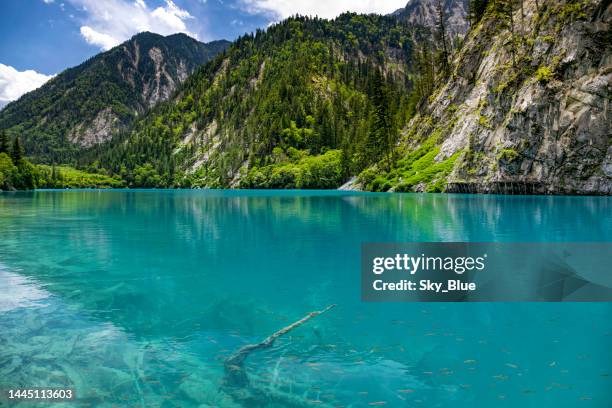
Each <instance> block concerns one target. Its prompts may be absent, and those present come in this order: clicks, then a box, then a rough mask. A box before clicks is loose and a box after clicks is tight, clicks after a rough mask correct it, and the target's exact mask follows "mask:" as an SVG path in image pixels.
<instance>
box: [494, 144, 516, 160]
mask: <svg viewBox="0 0 612 408" xmlns="http://www.w3.org/2000/svg"><path fill="white" fill-rule="evenodd" d="M518 157H519V154H518V152H517V151H516V150H515V149H510V148H505V149H501V150H500V152H499V153H498V154H497V160H498V161H504V162H506V163H512V162H513V161H515V160H516V159H517V158H518Z"/></svg>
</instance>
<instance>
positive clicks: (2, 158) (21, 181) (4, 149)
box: [0, 131, 126, 191]
mask: <svg viewBox="0 0 612 408" xmlns="http://www.w3.org/2000/svg"><path fill="white" fill-rule="evenodd" d="M125 185H126V184H125V182H124V181H123V180H121V179H120V178H119V177H116V176H115V177H110V176H107V175H104V174H91V173H87V172H84V171H81V170H77V169H74V168H71V167H68V166H47V165H36V164H32V163H31V162H30V161H29V160H27V159H26V158H25V155H24V149H23V146H22V144H21V141H20V138H19V137H16V138H15V139H13V142H12V143H11V141H10V140H9V137H8V135H7V133H6V132H5V131H1V132H0V190H8V191H10V190H32V189H36V188H122V187H125Z"/></svg>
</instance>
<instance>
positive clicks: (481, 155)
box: [361, 0, 612, 194]
mask: <svg viewBox="0 0 612 408" xmlns="http://www.w3.org/2000/svg"><path fill="white" fill-rule="evenodd" d="M491 3H492V4H489V7H488V8H487V10H486V13H485V14H484V15H483V16H482V19H481V21H480V22H478V24H476V25H475V26H474V27H473V28H472V30H471V31H470V32H469V35H468V36H467V38H466V40H465V44H464V46H463V48H462V49H461V50H459V51H458V52H457V53H456V55H455V56H454V65H453V67H454V68H453V71H452V74H451V75H450V77H449V78H448V80H447V81H446V82H445V83H444V84H443V86H440V87H439V88H438V89H437V90H436V91H435V92H434V94H433V95H431V96H430V98H429V101H428V102H427V103H426V105H425V106H424V107H423V108H422V109H421V111H420V113H419V114H417V115H416V116H415V117H414V118H413V119H412V120H411V121H410V123H409V125H408V126H407V127H406V129H405V131H404V134H403V137H402V141H401V142H400V144H399V146H398V152H397V153H398V156H399V157H400V159H399V161H398V164H397V165H396V166H395V167H394V169H392V170H391V171H389V172H384V171H381V170H378V169H376V168H374V169H370V171H369V173H366V174H364V175H362V178H361V179H362V182H364V184H365V185H366V188H373V189H381V190H388V189H390V190H391V191H427V190H429V191H436V190H445V191H451V192H470V193H482V192H496V193H508V194H514V193H515V194H531V193H550V194H610V193H612V147H611V144H610V141H611V131H610V129H611V126H610V124H611V120H610V80H611V78H612V53H611V47H612V35H611V31H610V22H611V21H612V6H611V3H610V1H597V0H585V1H579V2H578V1H568V0H564V1H558V0H554V1H552V0H547V1H544V0H539V1H535V0H525V1H523V2H522V7H521V4H520V2H514V3H508V4H510V5H511V6H510V8H505V9H503V10H500V9H498V8H496V7H495V4H496V3H502V2H491ZM506 3H507V2H506ZM512 6H513V7H512ZM428 159H431V160H430V161H429V162H428V161H427V160H428ZM419 165H420V166H421V167H419ZM432 169H433V170H432ZM427 172H429V175H428V176H427V177H415V176H414V175H415V174H421V175H425V173H427ZM381 174H384V176H381ZM376 178H378V181H377V182H374V180H375V179H376ZM368 186H369V187H368Z"/></svg>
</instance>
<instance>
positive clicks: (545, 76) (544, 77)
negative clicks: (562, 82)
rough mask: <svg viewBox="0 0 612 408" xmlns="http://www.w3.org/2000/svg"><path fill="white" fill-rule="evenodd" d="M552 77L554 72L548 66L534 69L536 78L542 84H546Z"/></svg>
mask: <svg viewBox="0 0 612 408" xmlns="http://www.w3.org/2000/svg"><path fill="white" fill-rule="evenodd" d="M554 78H555V74H554V72H553V71H552V70H551V69H550V68H549V67H540V68H538V70H537V71H536V80H537V81H538V82H540V83H542V84H547V83H549V82H550V81H552V80H553V79H554Z"/></svg>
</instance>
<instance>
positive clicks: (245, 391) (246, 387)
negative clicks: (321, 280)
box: [223, 305, 336, 407]
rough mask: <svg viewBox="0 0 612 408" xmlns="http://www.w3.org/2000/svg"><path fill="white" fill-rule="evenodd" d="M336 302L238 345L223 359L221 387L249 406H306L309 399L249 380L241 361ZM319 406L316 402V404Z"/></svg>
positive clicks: (328, 308) (308, 404)
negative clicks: (223, 375) (269, 404)
mask: <svg viewBox="0 0 612 408" xmlns="http://www.w3.org/2000/svg"><path fill="white" fill-rule="evenodd" d="M335 306H336V305H329V306H327V307H326V308H325V309H323V310H317V311H314V312H310V313H308V314H307V315H306V316H304V317H303V318H301V319H300V320H298V321H296V322H294V323H292V324H290V325H289V326H286V327H283V328H282V329H280V330H279V331H277V332H275V333H273V334H271V335H270V336H268V337H267V338H266V339H265V340H263V341H262V342H260V343H256V344H247V345H246V346H243V347H241V348H240V349H239V350H238V351H236V352H235V353H234V354H232V355H231V356H229V357H228V358H227V359H226V360H225V363H224V368H225V378H224V379H223V383H224V387H225V388H228V389H230V390H231V391H230V394H231V395H232V396H233V397H234V398H235V399H237V400H239V401H240V402H249V404H250V406H259V405H261V406H265V405H266V404H267V403H270V402H272V401H274V402H279V403H281V402H282V403H284V404H286V405H287V406H291V407H306V406H311V405H312V403H311V402H310V401H307V400H304V399H302V398H300V397H296V396H294V395H290V394H287V393H284V392H280V391H278V390H274V389H271V388H262V387H259V386H255V385H253V384H251V382H250V380H249V377H248V375H247V373H246V370H245V368H244V362H245V360H246V359H247V357H249V355H250V354H251V353H253V352H255V351H257V350H262V349H267V348H270V347H272V346H273V345H274V342H275V341H276V340H277V339H278V338H279V337H282V336H284V335H285V334H287V333H289V332H290V331H291V330H293V329H296V328H298V327H300V326H301V325H303V324H304V323H306V322H307V321H309V320H310V319H312V318H313V317H316V316H319V315H321V314H323V313H325V312H327V311H329V310H331V309H333V308H334V307H335ZM319 406H320V405H319Z"/></svg>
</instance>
